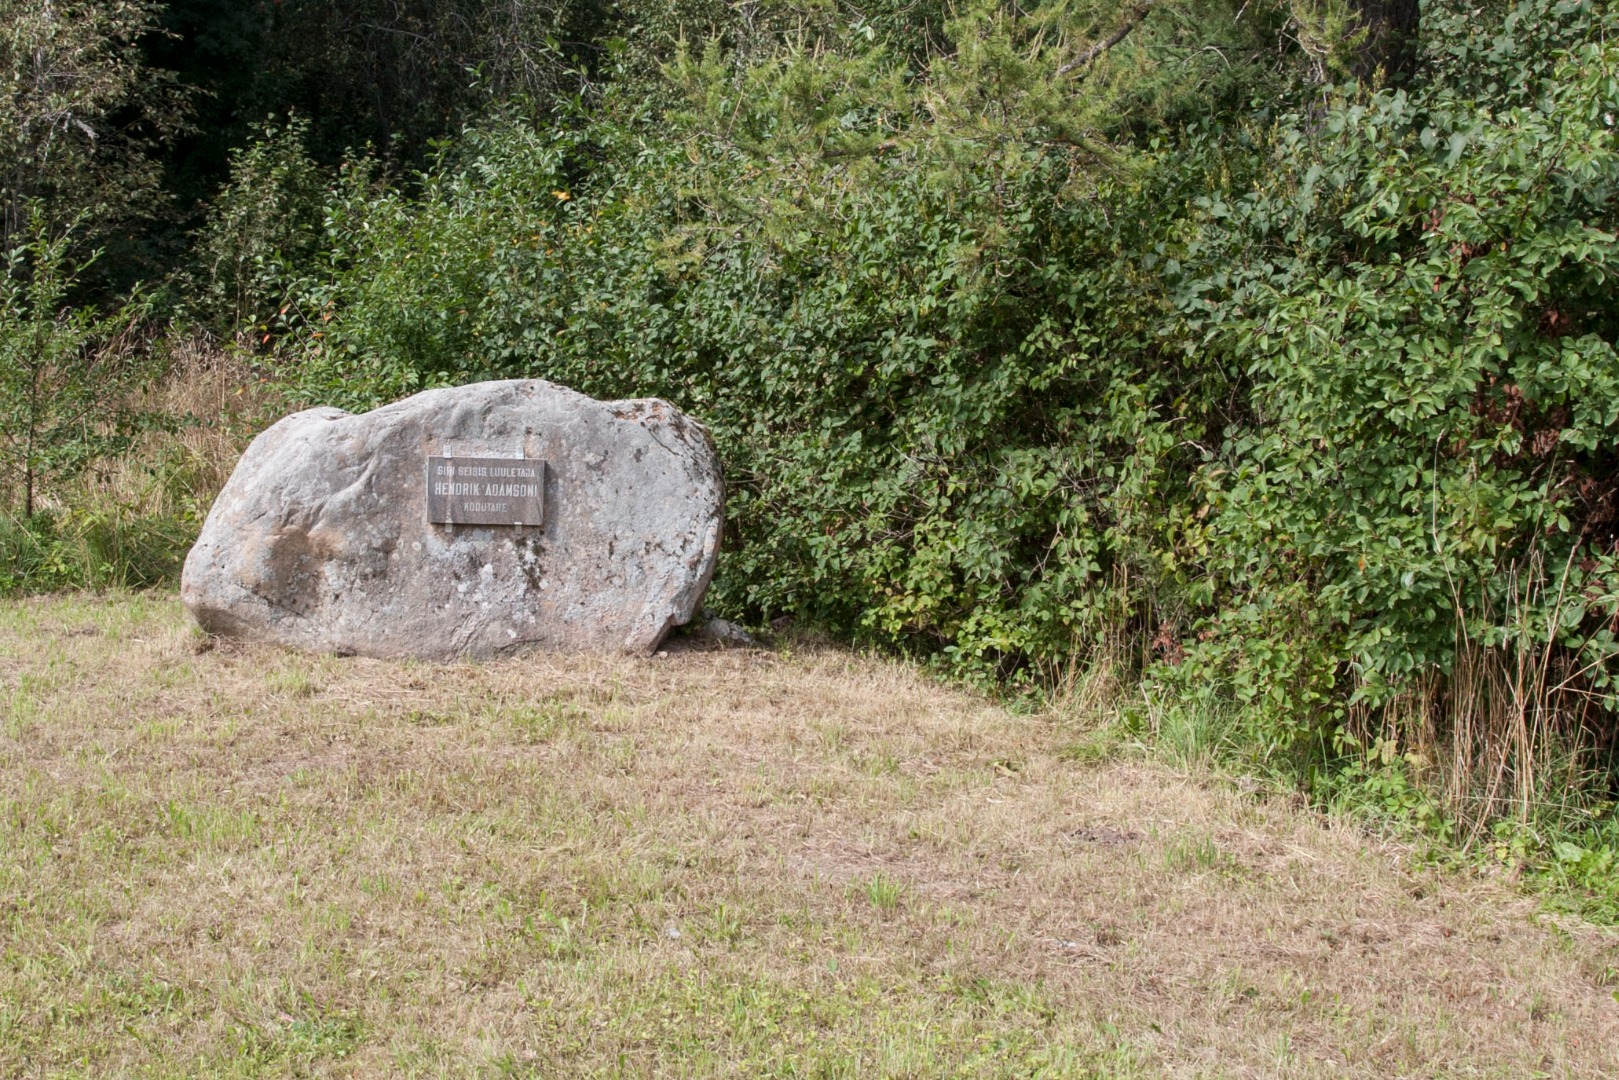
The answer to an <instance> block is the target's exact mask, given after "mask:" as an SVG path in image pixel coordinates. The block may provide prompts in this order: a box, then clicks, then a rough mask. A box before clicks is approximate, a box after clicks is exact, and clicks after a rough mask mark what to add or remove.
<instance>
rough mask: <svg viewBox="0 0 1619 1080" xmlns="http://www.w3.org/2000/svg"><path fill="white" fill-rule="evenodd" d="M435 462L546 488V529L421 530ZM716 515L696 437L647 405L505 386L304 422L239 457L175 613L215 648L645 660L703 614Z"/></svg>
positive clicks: (708, 458) (305, 416)
mask: <svg viewBox="0 0 1619 1080" xmlns="http://www.w3.org/2000/svg"><path fill="white" fill-rule="evenodd" d="M430 458H441V459H446V460H447V461H448V462H450V463H451V464H454V462H455V459H457V458H461V459H480V460H481V461H482V462H483V464H480V465H478V466H477V467H478V468H490V469H496V468H498V467H499V465H500V462H495V463H494V464H492V465H491V464H490V463H489V461H488V459H506V460H512V461H513V462H514V463H521V464H522V467H523V470H524V475H525V476H530V475H531V476H533V477H535V479H534V480H533V481H532V482H535V483H540V484H543V489H544V490H543V498H535V499H533V500H531V501H529V502H525V503H524V504H523V505H524V506H525V509H524V511H523V513H524V514H525V515H532V513H533V508H535V507H539V506H542V505H543V520H542V521H541V523H539V524H532V523H529V522H528V521H527V520H526V519H525V521H524V523H523V524H515V523H514V524H500V523H492V524H491V523H482V524H476V525H467V524H446V523H442V522H434V521H431V520H429V518H430V516H435V515H436V516H444V510H443V507H444V506H450V507H451V508H452V510H451V516H453V514H454V512H456V511H455V509H454V508H455V507H456V506H466V507H468V508H474V507H472V504H471V503H461V504H457V503H455V502H454V501H453V500H454V498H458V497H460V495H461V492H460V490H459V489H455V491H454V492H453V493H452V495H451V496H450V501H449V502H446V497H445V495H444V493H443V492H440V493H439V494H438V495H437V496H436V500H437V501H436V504H435V506H434V508H433V511H432V513H431V514H430V509H429V499H428V492H429V485H430V484H431V483H433V478H432V477H431V476H429V475H428V473H429V465H428V459H430ZM440 467H441V468H443V467H447V466H445V465H444V463H442V462H441V463H440ZM514 467H515V464H514ZM455 479H456V481H457V482H459V481H461V480H467V481H468V482H472V483H485V482H488V478H487V477H484V476H482V475H473V476H457V477H456V478H455ZM524 482H525V483H526V482H529V481H526V480H525V481H524ZM501 490H502V491H503V490H504V489H501ZM487 492H488V489H487V488H477V489H468V493H469V494H470V496H471V497H472V498H475V499H478V500H479V501H478V504H477V506H476V507H475V508H474V509H476V510H478V511H479V512H488V511H489V510H490V509H491V508H492V507H497V506H499V505H502V504H501V503H499V501H498V500H499V499H501V498H504V497H505V496H504V494H500V495H497V496H495V499H496V501H494V502H491V501H489V499H488V498H487ZM723 504H724V488H723V483H722V480H721V476H720V466H719V460H718V458H717V456H716V454H715V452H714V447H713V443H712V441H711V440H710V439H709V437H708V433H707V432H706V431H705V430H704V429H703V427H702V426H701V425H700V424H697V423H696V422H694V421H693V420H691V419H689V418H688V417H686V416H685V415H683V414H682V413H681V412H680V411H679V410H677V409H675V408H674V407H673V406H672V405H670V404H668V403H667V402H664V401H659V400H656V399H641V400H635V401H607V402H603V401H595V400H593V399H591V398H588V397H585V396H584V395H583V394H578V393H575V392H574V391H572V390H568V389H566V388H565V387H561V386H557V385H555V384H553V383H548V382H543V381H540V380H510V381H503V382H486V383H477V384H474V385H471V386H463V387H455V388H450V389H443V390H430V391H427V392H425V393H421V394H417V395H416V396H414V397H411V398H407V399H406V400H404V401H399V402H396V403H394V404H392V405H388V406H385V407H383V408H381V409H377V410H374V411H372V412H369V413H364V414H361V415H349V414H348V413H344V412H342V411H341V410H338V409H331V408H322V409H311V410H308V411H306V412H301V413H296V414H294V415H292V416H289V417H287V418H285V419H283V420H282V421H280V422H279V423H277V424H275V425H274V426H273V427H271V428H270V429H269V430H268V431H266V432H264V433H263V434H262V435H260V436H259V437H258V438H257V439H255V440H254V441H253V444H252V445H251V446H249V447H248V450H247V452H246V453H245V454H244V455H243V456H242V460H241V462H240V463H238V465H237V467H236V471H235V472H234V473H233V474H232V475H231V478H230V481H229V482H228V483H227V484H226V485H225V489H224V491H222V492H221V493H220V495H219V498H218V499H217V500H216V501H215V503H214V506H213V509H212V510H211V511H210V512H209V514H208V519H207V521H206V522H205V523H204V525H203V528H202V533H201V535H200V536H199V538H198V540H197V544H196V546H195V547H194V548H192V550H191V553H190V555H189V556H188V557H187V559H186V564H185V569H184V571H183V573H182V576H181V598H182V599H183V600H184V602H185V604H186V607H187V608H188V609H189V610H190V612H191V613H192V615H193V616H194V617H195V618H196V620H197V622H198V623H199V624H200V625H201V626H202V627H203V629H205V630H207V631H209V632H211V633H214V634H219V635H223V636H228V637H239V638H245V639H249V640H258V641H267V642H275V643H280V644H285V645H292V646H297V647H301V648H306V649H312V650H318V651H323V652H334V653H339V654H347V653H354V654H359V655H362V656H375V657H419V658H424V659H450V658H457V657H484V656H493V655H499V654H504V653H510V652H514V651H519V650H523V649H529V648H538V649H550V650H569V651H617V650H624V651H630V652H639V653H650V652H652V651H654V650H655V649H656V648H657V646H658V644H659V643H660V642H661V641H662V640H663V639H664V636H665V635H666V634H667V633H668V631H669V629H670V628H671V627H673V626H676V625H679V624H681V623H684V622H686V621H687V620H688V619H690V618H691V616H692V613H693V612H695V611H696V610H697V608H698V605H699V603H700V602H701V601H702V597H703V593H704V592H705V591H706V589H707V588H708V583H709V581H710V579H711V578H712V577H713V574H714V566H715V561H716V559H717V556H718V552H719V542H720V532H721V523H722V519H723ZM495 516H496V517H498V516H499V514H498V511H496V512H495ZM458 520H463V519H458Z"/></svg>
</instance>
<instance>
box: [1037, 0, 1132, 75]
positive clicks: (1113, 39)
mask: <svg viewBox="0 0 1619 1080" xmlns="http://www.w3.org/2000/svg"><path fill="white" fill-rule="evenodd" d="M1152 5H1153V0H1142V3H1140V4H1138V5H1136V6H1135V7H1134V8H1132V9H1131V10H1130V12H1129V14H1127V15H1126V16H1125V17H1124V23H1123V24H1122V25H1121V26H1120V27H1119V28H1118V29H1117V30H1115V31H1113V33H1111V34H1109V35H1108V36H1107V37H1105V38H1103V39H1102V40H1101V41H1098V42H1097V43H1096V44H1094V45H1092V46H1091V47H1090V48H1088V49H1086V50H1085V51H1084V52H1082V53H1080V54H1079V55H1078V56H1076V57H1074V58H1073V59H1072V60H1070V61H1068V63H1066V64H1064V65H1062V66H1061V67H1059V68H1058V69H1057V77H1058V78H1061V77H1062V76H1064V75H1067V74H1068V73H1069V72H1072V71H1076V70H1078V69H1080V68H1088V67H1090V66H1091V65H1092V64H1094V63H1095V62H1096V61H1097V59H1098V58H1099V57H1100V56H1101V55H1102V54H1103V53H1105V52H1107V51H1108V50H1109V49H1111V48H1113V46H1115V45H1117V44H1118V43H1119V42H1121V41H1123V40H1124V39H1125V38H1127V37H1129V36H1130V32H1131V31H1132V30H1134V29H1135V28H1136V27H1138V26H1140V25H1141V24H1142V22H1143V21H1144V20H1145V19H1146V18H1147V15H1148V14H1149V13H1150V12H1151V11H1152Z"/></svg>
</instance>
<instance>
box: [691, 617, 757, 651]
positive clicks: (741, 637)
mask: <svg viewBox="0 0 1619 1080" xmlns="http://www.w3.org/2000/svg"><path fill="white" fill-rule="evenodd" d="M692 637H694V638H696V639H697V640H699V641H711V642H715V643H718V644H721V645H752V644H754V640H753V635H752V634H750V633H748V632H747V631H746V630H744V629H742V628H741V627H740V626H738V625H737V624H736V623H734V622H730V621H728V620H725V619H708V620H705V621H704V622H703V623H702V625H700V626H698V627H697V629H696V630H694V631H693V632H692Z"/></svg>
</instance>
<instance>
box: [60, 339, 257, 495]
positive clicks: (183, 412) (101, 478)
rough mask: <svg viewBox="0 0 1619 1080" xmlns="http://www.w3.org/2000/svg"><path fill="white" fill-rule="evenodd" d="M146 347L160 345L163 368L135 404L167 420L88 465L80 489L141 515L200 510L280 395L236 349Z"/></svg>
mask: <svg viewBox="0 0 1619 1080" xmlns="http://www.w3.org/2000/svg"><path fill="white" fill-rule="evenodd" d="M153 347H154V348H160V349H164V350H166V351H167V353H168V356H167V364H166V373H165V375H164V377H163V379H162V380H161V381H159V382H158V383H157V384H156V385H155V386H152V387H150V388H148V389H147V390H145V391H144V392H143V394H142V396H141V399H140V401H139V402H138V403H137V404H138V406H139V408H141V409H142V410H143V411H146V412H149V413H152V414H155V415H159V416H163V417H166V418H168V419H169V420H170V421H171V424H170V425H169V426H168V427H167V428H166V429H158V430H153V431H151V432H149V433H147V435H146V436H145V437H143V438H142V439H141V440H140V442H139V443H137V444H136V446H134V447H133V448H132V449H131V451H130V452H129V453H127V454H125V455H123V456H122V457H120V458H117V459H115V460H111V461H108V462H106V463H104V464H103V465H102V467H101V468H99V469H97V470H95V472H94V473H93V474H92V475H91V476H90V477H89V478H88V482H89V490H88V491H86V492H85V493H84V494H86V495H88V496H90V497H91V498H92V499H95V498H98V497H99V498H104V499H106V500H108V501H110V502H112V503H114V504H116V505H120V506H124V507H128V508H131V509H134V510H137V511H139V512H143V513H148V514H159V515H167V514H182V513H186V512H195V511H196V509H197V507H198V505H199V504H200V506H201V507H202V509H204V510H205V509H206V507H207V505H208V504H209V503H211V502H212V499H213V497H214V495H216V494H218V492H219V490H220V489H221V488H223V487H224V486H225V481H226V480H228V479H229V478H230V474H231V470H232V469H234V468H235V467H236V461H237V459H238V458H239V457H241V454H242V451H243V450H244V449H245V448H246V446H247V444H248V442H249V441H251V440H252V438H253V436H254V435H256V434H257V433H258V432H260V431H262V430H263V429H264V428H265V427H266V426H268V425H269V424H270V423H271V422H273V421H274V419H275V418H276V417H278V416H279V415H280V414H281V413H282V412H283V411H285V401H284V399H283V397H282V396H281V394H280V392H279V391H278V389H277V388H276V387H275V386H274V384H273V383H272V382H271V381H270V380H269V379H268V378H267V377H265V376H264V375H263V374H262V373H260V372H258V371H256V370H254V368H253V367H252V365H251V364H250V363H249V362H248V360H247V359H246V358H245V357H244V355H243V354H242V353H241V352H240V351H238V350H234V349H231V348H229V347H227V346H225V345H223V344H221V343H220V342H218V341H215V340H214V339H212V338H209V337H207V336H204V335H183V336H176V337H171V338H166V339H163V340H161V341H159V342H156V343H154V345H153Z"/></svg>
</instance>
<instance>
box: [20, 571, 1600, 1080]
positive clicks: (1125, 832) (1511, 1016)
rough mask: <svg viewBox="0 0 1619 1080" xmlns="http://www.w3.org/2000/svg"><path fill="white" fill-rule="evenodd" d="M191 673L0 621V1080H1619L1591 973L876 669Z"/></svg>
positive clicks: (1310, 844) (52, 629)
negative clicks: (1609, 1079) (507, 1078)
mask: <svg viewBox="0 0 1619 1080" xmlns="http://www.w3.org/2000/svg"><path fill="white" fill-rule="evenodd" d="M207 644H208V643H206V642H201V641H200V639H198V638H197V637H196V636H195V635H194V634H193V632H192V631H191V630H190V629H189V628H188V627H187V626H186V624H185V622H184V618H183V615H182V613H181V612H180V611H179V610H178V607H177V606H176V605H175V604H174V603H173V602H172V601H171V600H169V599H166V598H150V597H145V598H123V599H111V600H108V599H102V598H79V599H55V600H48V601H34V602H26V603H14V604H7V605H4V606H0V712H3V719H0V934H3V935H4V937H3V939H0V941H3V952H0V958H3V959H0V1075H4V1076H13V1075H23V1076H32V1075H46V1074H56V1073H60V1074H70V1075H76V1074H90V1073H95V1074H98V1075H160V1076H173V1075H210V1076H212V1075H288V1074H293V1075H334V1076H350V1075H353V1076H382V1075H411V1074H415V1075H443V1074H448V1075H503V1074H518V1075H536V1076H565V1075H578V1074H608V1075H617V1074H623V1075H648V1074H652V1075H713V1074H727V1075H758V1074H765V1075H798V1076H851V1077H852V1076H861V1077H864V1076H885V1075H891V1076H916V1077H931V1076H944V1075H1007V1076H1012V1075H1017V1076H1028V1075H1044V1076H1084V1075H1107V1076H1114V1075H1147V1076H1158V1075H1168V1076H1379V1077H1381V1076H1500V1077H1522V1076H1533V1075H1551V1076H1611V1075H1619V998H1616V997H1615V992H1616V983H1619V941H1616V939H1615V937H1614V936H1613V935H1612V934H1611V933H1609V932H1606V931H1601V930H1597V929H1594V928H1590V927H1586V926H1582V925H1577V924H1573V923H1569V922H1561V923H1559V922H1553V921H1551V920H1549V919H1548V918H1546V917H1544V916H1537V914H1536V911H1535V909H1534V908H1533V906H1532V905H1531V904H1530V903H1528V902H1527V901H1525V900H1523V899H1522V898H1520V897H1518V896H1516V895H1514V894H1513V893H1512V892H1511V891H1510V890H1508V889H1506V888H1505V887H1503V886H1502V885H1500V884H1499V883H1493V882H1490V881H1486V880H1477V879H1470V878H1463V877H1457V876H1444V875H1439V874H1436V873H1434V872H1431V871H1426V870H1420V869H1414V868H1412V867H1410V866H1408V865H1406V864H1405V861H1404V860H1403V859H1402V855H1401V852H1400V851H1399V850H1398V849H1395V848H1390V847H1385V846H1379V845H1377V844H1375V843H1372V842H1370V841H1368V840H1367V839H1366V838H1365V837H1364V836H1362V835H1359V834H1357V833H1356V832H1354V831H1352V830H1350V829H1347V828H1343V827H1338V826H1334V825H1332V824H1330V823H1323V822H1322V821H1319V820H1317V819H1316V818H1314V817H1312V816H1309V815H1307V814H1304V813H1301V812H1299V811H1297V810H1296V809H1290V808H1288V807H1287V806H1284V805H1280V804H1277V803H1268V802H1258V801H1255V800H1253V799H1252V798H1248V797H1244V796H1243V795H1241V794H1239V793H1236V792H1233V791H1230V790H1228V789H1226V788H1225V787H1223V786H1221V785H1218V784H1215V783H1213V782H1210V781H1207V780H1205V779H1203V778H1200V777H1199V776H1197V775H1185V774H1180V773H1176V772H1172V771H1168V770H1165V769H1163V768H1161V767H1157V766H1153V765H1150V764H1146V763H1142V762H1139V761H1129V760H1113V761H1107V762H1102V763H1090V764H1086V763H1083V762H1081V761H1079V760H1076V758H1075V755H1072V754H1070V753H1068V752H1067V751H1068V748H1070V747H1072V746H1073V744H1074V743H1075V741H1076V738H1077V737H1078V735H1079V732H1077V731H1076V723H1077V722H1076V721H1074V720H1071V719H1070V720H1064V719H1061V718H1055V717H1043V718H1039V717H1026V716H1016V715H1011V714H1009V713H1007V712H1005V711H1003V710H1001V709H998V708H996V707H994V706H993V705H991V704H989V703H987V702H985V701H983V700H980V699H977V698H974V697H971V696H968V695H965V694H963V693H960V692H957V691H954V690H951V689H948V688H944V687H941V686H938V685H936V684H934V683H932V682H929V681H928V680H926V679H925V678H922V677H920V676H918V675H917V674H916V673H914V672H913V671H911V670H909V669H907V668H905V667H903V666H901V665H897V664H892V663H886V662H880V661H875V660H869V659H861V658H857V657H853V656H850V655H847V654H844V653H840V652H834V651H813V650H811V651H805V652H803V653H802V654H801V655H795V656H790V655H784V654H777V653H770V652H763V651H729V652H717V653H716V652H683V651H674V652H672V653H671V654H670V655H667V656H663V657H659V658H654V659H647V660H634V659H607V658H575V659H561V658H553V657H528V658H523V659H516V660H509V661H502V662H499V663H491V664H485V665H437V664H390V663H382V662H375V661H365V660H355V659H336V658H331V657H307V656H301V655H296V654H292V653H287V652H282V651H279V650H273V649H265V648H249V647H242V646H227V645H219V646H218V647H215V648H212V649H206V646H207ZM199 648H204V649H205V650H206V651H200V652H199V651H198V650H199ZM1081 756H1083V755H1081Z"/></svg>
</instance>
